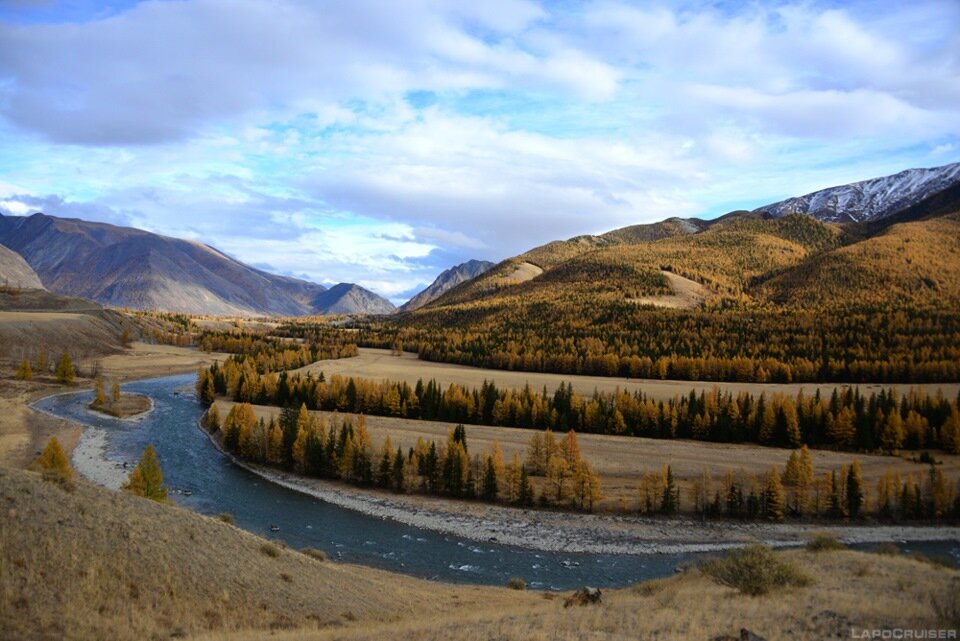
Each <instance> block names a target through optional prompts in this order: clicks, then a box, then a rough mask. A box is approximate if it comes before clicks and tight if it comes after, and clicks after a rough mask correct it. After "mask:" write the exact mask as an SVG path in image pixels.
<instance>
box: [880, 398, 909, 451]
mask: <svg viewBox="0 0 960 641" xmlns="http://www.w3.org/2000/svg"><path fill="white" fill-rule="evenodd" d="M903 440H904V431H903V419H902V418H900V411H899V410H898V409H896V408H894V409H893V410H891V411H890V415H889V416H887V420H886V423H885V424H884V426H883V431H882V432H880V445H881V446H882V447H883V449H884V450H885V451H887V452H896V451H897V450H899V449H900V448H901V447H903Z"/></svg>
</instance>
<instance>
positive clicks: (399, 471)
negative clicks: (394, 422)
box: [393, 447, 406, 492]
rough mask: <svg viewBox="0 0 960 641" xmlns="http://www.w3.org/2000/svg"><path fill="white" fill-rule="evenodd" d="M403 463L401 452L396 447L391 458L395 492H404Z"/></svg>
mask: <svg viewBox="0 0 960 641" xmlns="http://www.w3.org/2000/svg"><path fill="white" fill-rule="evenodd" d="M405 463H406V462H405V459H404V458H403V451H402V450H401V449H400V448H399V447H397V453H396V454H394V456H393V490H394V491H395V492H403V490H404V467H405Z"/></svg>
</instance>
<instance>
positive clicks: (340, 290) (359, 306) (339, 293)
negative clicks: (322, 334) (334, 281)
mask: <svg viewBox="0 0 960 641" xmlns="http://www.w3.org/2000/svg"><path fill="white" fill-rule="evenodd" d="M310 306H311V307H312V308H313V309H314V310H315V313H317V314H392V313H393V312H395V311H396V309H397V308H396V307H394V305H393V303H391V302H390V301H388V300H387V299H386V298H384V297H383V296H379V295H377V294H374V293H373V292H371V291H370V290H369V289H364V288H363V287H360V286H359V285H354V284H352V283H340V284H338V285H334V286H333V287H331V288H330V289H328V290H326V291H324V292H321V293H319V294H317V295H316V296H314V297H313V299H312V300H311V301H310Z"/></svg>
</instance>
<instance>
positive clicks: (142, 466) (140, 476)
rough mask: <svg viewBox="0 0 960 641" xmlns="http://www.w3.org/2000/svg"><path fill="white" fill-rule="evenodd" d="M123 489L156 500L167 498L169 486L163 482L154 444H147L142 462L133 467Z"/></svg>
mask: <svg viewBox="0 0 960 641" xmlns="http://www.w3.org/2000/svg"><path fill="white" fill-rule="evenodd" d="M123 489H125V490H126V491H128V492H130V493H131V494H136V495H137V496H143V497H146V498H148V499H152V500H154V501H165V500H166V498H167V488H166V486H165V485H164V484H163V472H162V471H161V470H160V461H159V460H158V459H157V452H156V451H155V450H154V449H153V445H152V444H149V443H148V444H147V448H146V449H145V450H144V451H143V456H142V457H140V462H139V463H137V467H135V468H134V469H133V472H132V473H131V474H130V478H129V479H127V482H126V484H125V485H124V486H123Z"/></svg>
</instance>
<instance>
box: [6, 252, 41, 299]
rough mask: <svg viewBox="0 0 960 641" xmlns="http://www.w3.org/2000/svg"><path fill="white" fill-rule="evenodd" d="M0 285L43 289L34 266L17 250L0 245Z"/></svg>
mask: <svg viewBox="0 0 960 641" xmlns="http://www.w3.org/2000/svg"><path fill="white" fill-rule="evenodd" d="M0 285H3V286H5V287H18V288H22V289H43V283H41V282H40V277H39V276H37V272H35V271H33V268H32V267H30V265H28V264H27V261H25V260H24V259H23V257H22V256H21V255H20V254H18V253H17V252H15V251H13V250H11V249H7V248H6V247H4V246H3V245H0Z"/></svg>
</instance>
